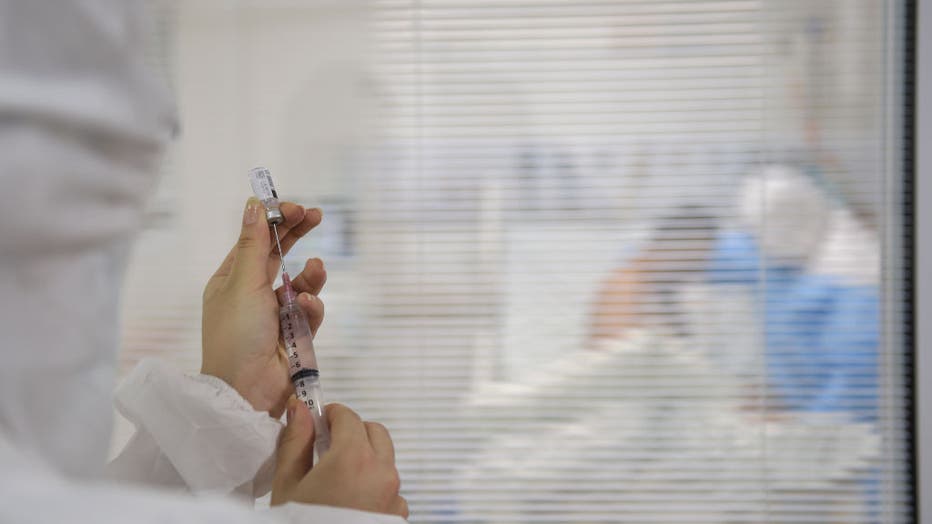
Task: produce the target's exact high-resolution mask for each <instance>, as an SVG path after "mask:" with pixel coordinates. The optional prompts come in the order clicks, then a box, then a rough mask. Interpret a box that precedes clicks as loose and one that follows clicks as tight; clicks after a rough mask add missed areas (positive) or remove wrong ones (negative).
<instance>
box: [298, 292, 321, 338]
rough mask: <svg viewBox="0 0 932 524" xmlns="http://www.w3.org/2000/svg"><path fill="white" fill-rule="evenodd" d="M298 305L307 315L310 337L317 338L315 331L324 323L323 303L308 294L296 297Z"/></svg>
mask: <svg viewBox="0 0 932 524" xmlns="http://www.w3.org/2000/svg"><path fill="white" fill-rule="evenodd" d="M298 305H299V306H301V309H302V310H303V311H304V314H305V315H307V323H308V326H309V327H310V328H311V335H313V336H315V337H316V336H317V330H318V329H319V328H320V325H321V323H323V321H324V301H323V300H321V299H320V298H319V297H315V296H314V295H311V294H310V293H301V294H300V295H298Z"/></svg>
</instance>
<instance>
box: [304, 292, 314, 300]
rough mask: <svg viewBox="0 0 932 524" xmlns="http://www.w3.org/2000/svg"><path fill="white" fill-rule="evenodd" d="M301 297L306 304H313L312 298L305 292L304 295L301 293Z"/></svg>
mask: <svg viewBox="0 0 932 524" xmlns="http://www.w3.org/2000/svg"><path fill="white" fill-rule="evenodd" d="M301 296H302V297H304V300H306V301H308V302H313V301H314V297H313V296H311V294H310V293H308V292H306V291H305V292H304V293H301Z"/></svg>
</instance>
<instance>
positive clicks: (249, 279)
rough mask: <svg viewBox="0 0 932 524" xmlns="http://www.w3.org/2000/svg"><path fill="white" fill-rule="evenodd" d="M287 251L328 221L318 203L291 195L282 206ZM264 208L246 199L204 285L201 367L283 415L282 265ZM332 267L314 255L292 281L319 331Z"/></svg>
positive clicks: (286, 388) (287, 385)
mask: <svg viewBox="0 0 932 524" xmlns="http://www.w3.org/2000/svg"><path fill="white" fill-rule="evenodd" d="M280 209H281V212H282V214H283V215H284V217H285V220H284V222H282V223H281V224H279V226H278V232H279V235H280V237H281V244H282V251H283V252H285V253H287V252H288V250H290V249H291V247H292V246H294V244H295V243H296V242H297V241H298V240H299V239H300V238H301V237H303V236H304V235H306V234H307V233H308V232H309V231H310V230H311V229H313V228H314V227H315V226H317V225H318V224H319V223H320V221H321V213H320V210H318V209H308V210H305V209H304V208H303V207H301V206H299V205H297V204H293V203H291V202H283V203H282V204H281V206H280ZM274 246H275V239H274V238H272V234H271V231H270V230H269V226H268V223H267V222H266V220H265V208H264V207H263V206H262V203H261V202H259V201H258V200H257V199H255V198H250V199H249V201H248V202H247V203H246V209H245V211H244V213H243V227H242V231H241V233H240V237H239V240H238V241H237V242H236V245H234V246H233V248H232V249H231V250H230V253H229V254H228V255H227V257H226V259H224V261H223V263H222V264H220V268H219V269H217V271H216V273H214V275H213V276H212V277H211V278H210V280H209V281H208V282H207V286H206V287H205V289H204V303H203V321H202V357H203V360H202V364H201V373H204V374H206V375H213V376H215V377H218V378H220V379H222V380H224V381H225V382H226V383H227V384H229V385H230V386H232V387H233V388H234V389H236V391H237V392H239V394H240V395H242V396H243V398H245V399H246V400H247V401H249V403H250V404H251V405H252V406H253V408H255V409H256V410H258V411H267V412H269V414H270V415H271V416H273V417H275V418H278V417H280V416H281V415H282V412H283V411H284V408H285V402H286V401H287V399H288V395H289V394H291V392H292V386H291V381H290V377H289V376H288V356H287V354H286V353H285V348H284V346H282V344H281V341H280V337H279V321H278V309H279V303H278V300H277V299H276V295H275V292H274V291H273V290H272V282H274V281H275V276H276V275H277V273H278V268H279V267H280V258H279V256H278V251H277V249H276V248H275V247H274ZM326 278H327V274H326V271H325V270H324V266H323V263H322V262H321V261H320V260H319V259H310V260H308V261H307V262H306V264H305V266H304V270H303V271H302V272H301V273H300V274H299V275H298V276H296V277H295V278H294V279H293V280H292V284H293V286H294V288H295V291H297V292H298V293H299V295H298V298H297V302H298V305H300V306H301V308H302V309H303V310H304V312H305V313H306V314H307V316H308V324H309V325H310V327H311V331H312V332H313V333H315V334H316V332H317V328H318V327H319V326H320V323H321V322H322V321H323V316H324V305H323V302H321V301H320V299H319V298H317V296H316V295H317V294H318V293H319V292H320V289H321V288H322V287H323V285H324V282H325V281H326Z"/></svg>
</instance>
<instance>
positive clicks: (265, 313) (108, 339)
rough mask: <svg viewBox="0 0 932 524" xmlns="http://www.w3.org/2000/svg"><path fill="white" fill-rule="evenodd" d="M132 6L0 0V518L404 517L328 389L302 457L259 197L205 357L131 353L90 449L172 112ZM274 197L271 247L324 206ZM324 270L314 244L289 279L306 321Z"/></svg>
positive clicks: (371, 444)
mask: <svg viewBox="0 0 932 524" xmlns="http://www.w3.org/2000/svg"><path fill="white" fill-rule="evenodd" d="M143 22H144V20H143V14H142V10H141V5H140V3H139V2H135V1H124V0H110V1H108V0H96V1H92V0H87V1H73V2H34V1H26V0H19V1H17V0H0V166H2V167H0V182H2V187H3V195H4V197H5V198H4V199H3V200H4V201H3V204H2V206H0V308H2V311H0V355H2V359H3V360H2V363H0V522H4V523H6V522H40V523H44V522H75V521H78V522H83V521H88V522H95V523H108V522H119V523H125V522H153V523H154V522H217V523H222V524H231V523H237V522H321V523H323V522H327V523H364V522H365V523H377V522H385V523H388V522H403V517H406V516H407V503H406V501H405V500H404V498H402V497H401V496H400V495H399V492H398V489H399V480H398V473H397V470H396V468H395V464H394V451H393V448H392V441H391V437H390V436H389V435H388V433H387V431H386V430H385V428H384V427H382V426H380V425H378V424H374V423H368V422H363V421H362V420H361V419H360V418H359V417H358V416H357V415H356V414H355V413H354V412H353V411H352V410H350V409H349V408H346V407H344V406H338V405H331V406H328V413H327V415H328V419H329V422H330V424H331V429H332V447H331V448H330V451H329V452H328V454H327V455H325V457H324V459H323V460H322V461H321V462H320V463H319V464H318V465H317V466H315V467H314V468H313V469H311V468H310V456H311V453H312V445H313V444H312V443H313V423H312V421H311V417H310V414H309V413H308V412H307V410H306V409H305V408H304V407H303V405H301V404H300V403H298V402H297V401H296V400H295V399H294V398H293V397H291V398H289V396H288V388H289V387H290V386H289V383H288V380H287V376H286V374H285V372H284V363H283V359H282V356H281V353H280V351H279V348H278V346H277V345H278V341H277V339H278V322H277V301H276V297H275V294H274V291H273V289H272V286H271V282H272V278H273V275H274V271H273V270H272V269H271V268H272V266H274V265H275V264H276V263H277V259H275V258H274V256H272V255H271V254H270V253H271V240H270V237H269V230H268V227H267V225H266V224H265V221H264V220H263V219H262V216H263V214H262V213H261V212H260V211H261V210H260V209H259V205H260V204H258V202H256V201H255V200H251V201H250V202H249V203H248V204H247V207H246V210H245V212H244V214H243V227H242V233H241V236H240V239H239V241H238V242H237V244H236V245H235V246H234V247H233V249H232V250H231V251H230V254H229V256H228V257H227V259H226V260H225V261H223V263H222V264H221V265H220V268H219V269H218V271H217V273H216V274H215V275H214V277H213V278H212V279H211V281H210V282H209V283H208V285H207V289H206V291H205V294H204V296H205V299H204V326H203V327H204V330H203V331H204V332H203V339H204V353H203V368H202V373H201V374H199V375H196V376H187V375H183V374H180V373H178V372H176V371H174V370H172V369H171V368H169V367H167V366H165V365H163V364H160V363H159V362H157V361H144V362H143V363H141V364H140V365H139V366H138V367H137V368H136V369H135V370H134V371H133V372H132V373H131V374H130V375H129V377H128V378H127V379H126V381H125V382H124V383H123V385H122V386H121V387H120V388H119V389H118V391H117V393H116V399H115V400H116V404H117V407H118V409H119V410H120V411H121V412H122V414H123V415H125V416H126V417H127V418H128V419H129V420H130V421H131V422H132V423H134V424H135V426H136V430H137V431H136V433H135V435H134V436H133V438H132V439H131V440H130V442H129V443H128V444H127V446H126V448H125V449H124V450H123V451H122V453H121V454H120V455H119V457H118V458H117V459H116V460H115V461H114V462H113V463H111V464H110V465H109V466H108V465H107V464H106V463H105V462H106V455H107V451H108V446H109V437H110V431H111V427H112V424H111V414H112V408H111V399H112V398H113V387H114V380H115V366H116V351H117V344H118V338H119V337H118V327H117V326H118V322H117V320H118V318H117V317H118V298H119V291H120V290H119V288H120V283H121V279H122V275H123V272H124V267H125V262H126V258H127V253H128V250H129V248H130V245H131V241H132V238H133V235H134V233H135V232H136V230H137V229H138V227H139V224H140V217H141V214H142V207H143V204H144V202H145V198H146V196H147V195H148V194H150V193H151V189H152V187H153V183H154V176H153V173H154V172H155V168H156V166H157V162H158V157H159V154H160V152H161V150H162V148H163V146H164V145H165V144H166V143H167V141H168V139H169V138H170V137H171V136H172V134H173V132H174V131H173V130H174V128H175V127H176V123H175V116H174V111H173V106H172V103H171V102H170V100H169V98H168V96H167V93H166V92H165V91H164V90H163V88H162V87H160V86H159V84H158V83H157V82H155V81H154V79H153V77H152V76H151V75H150V73H149V72H148V71H147V70H146V68H145V67H144V66H143V65H142V64H143V62H142V55H143V46H142V43H141V42H142V36H143V34H144V33H143V31H144V30H145V29H144V24H143ZM282 210H283V212H284V214H285V215H286V217H287V221H286V224H285V229H286V230H287V233H285V241H284V243H285V245H286V246H291V245H293V244H294V242H295V241H297V240H298V239H299V238H300V237H301V236H302V235H304V234H305V233H307V232H308V231H309V230H310V229H311V228H313V227H314V226H315V225H316V224H317V223H318V222H319V221H320V218H321V217H320V214H319V212H317V211H315V210H305V209H303V208H302V207H300V206H298V205H296V204H283V206H282ZM324 279H325V273H324V271H323V267H322V265H321V264H320V263H319V262H318V261H308V263H307V265H306V267H305V270H304V271H303V272H302V273H301V275H300V276H299V277H297V278H296V279H295V284H296V286H297V287H298V288H299V291H301V292H303V293H302V295H301V298H300V299H299V302H300V304H301V305H302V307H303V308H304V309H305V311H306V312H307V313H308V315H309V317H310V318H311V324H312V326H314V327H316V326H317V325H319V323H320V321H321V319H322V317H323V305H322V303H321V302H320V301H319V299H317V298H316V296H314V295H316V293H317V292H318V291H319V290H320V287H321V286H322V285H323V282H324ZM286 411H287V413H288V424H287V425H286V426H285V427H284V429H283V428H282V425H281V423H280V422H279V420H278V418H279V417H280V416H281V415H282V413H283V412H286ZM156 488H159V489H156ZM270 490H271V492H272V508H271V509H269V510H262V511H257V510H254V509H253V508H252V507H251V506H253V501H254V498H255V497H257V496H259V495H262V494H264V493H268V492H269V491H270ZM192 494H194V495H197V496H192ZM244 502H245V503H244Z"/></svg>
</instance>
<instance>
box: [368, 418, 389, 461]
mask: <svg viewBox="0 0 932 524" xmlns="http://www.w3.org/2000/svg"><path fill="white" fill-rule="evenodd" d="M365 425H366V435H367V436H368V437H369V444H370V445H371V446H372V449H373V450H374V451H375V456H377V457H379V458H380V459H382V460H383V461H385V462H389V463H391V464H394V463H395V445H394V444H393V443H392V437H391V435H389V434H388V430H387V429H385V426H383V425H382V424H379V423H378V422H368V421H367V422H365Z"/></svg>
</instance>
